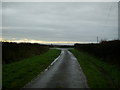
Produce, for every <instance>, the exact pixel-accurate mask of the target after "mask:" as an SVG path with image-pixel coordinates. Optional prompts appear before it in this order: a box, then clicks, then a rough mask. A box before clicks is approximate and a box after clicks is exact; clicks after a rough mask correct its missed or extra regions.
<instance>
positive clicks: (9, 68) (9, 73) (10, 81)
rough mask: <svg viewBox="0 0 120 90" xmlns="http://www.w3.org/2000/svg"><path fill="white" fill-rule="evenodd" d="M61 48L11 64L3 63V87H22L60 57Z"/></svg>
mask: <svg viewBox="0 0 120 90" xmlns="http://www.w3.org/2000/svg"><path fill="white" fill-rule="evenodd" d="M59 54H60V50H55V49H51V50H49V51H48V52H47V53H44V54H41V55H37V56H33V57H31V58H28V59H24V60H21V61H18V62H14V63H11V64H5V65H3V77H2V78H3V83H2V84H3V88H20V87H23V86H24V85H25V84H26V83H28V82H29V81H31V79H33V78H34V77H36V76H37V75H38V74H40V72H42V71H43V70H44V69H45V68H47V67H48V66H49V65H50V63H51V62H52V61H53V60H54V59H55V58H56V57H58V55H59Z"/></svg>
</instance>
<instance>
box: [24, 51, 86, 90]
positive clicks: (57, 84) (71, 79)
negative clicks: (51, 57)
mask: <svg viewBox="0 0 120 90" xmlns="http://www.w3.org/2000/svg"><path fill="white" fill-rule="evenodd" d="M24 88H88V85H87V80H86V77H85V75H84V73H83V72H82V69H81V67H80V65H79V63H78V61H77V59H76V58H75V57H74V55H73V54H72V53H71V52H69V51H68V50H67V49H62V51H61V54H60V56H59V58H58V59H57V60H56V62H55V63H54V64H53V65H52V66H51V67H50V68H49V70H47V71H45V72H43V73H42V74H41V75H39V76H38V77H37V78H36V79H34V80H33V81H32V82H30V83H28V84H27V85H26V86H25V87H24Z"/></svg>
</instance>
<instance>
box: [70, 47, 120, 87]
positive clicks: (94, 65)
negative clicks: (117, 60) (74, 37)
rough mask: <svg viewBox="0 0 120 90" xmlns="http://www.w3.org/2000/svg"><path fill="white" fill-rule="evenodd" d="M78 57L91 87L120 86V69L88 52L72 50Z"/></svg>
mask: <svg viewBox="0 0 120 90" xmlns="http://www.w3.org/2000/svg"><path fill="white" fill-rule="evenodd" d="M70 51H71V52H72V53H73V54H74V55H75V57H76V58H77V59H78V62H79V63H80V65H81V67H82V69H83V72H84V73H85V75H86V78H87V80H88V85H89V87H90V88H119V86H120V77H119V76H120V69H119V68H118V67H117V66H115V65H110V64H108V63H106V62H103V61H102V60H100V59H98V58H95V57H93V56H91V55H89V54H88V53H84V52H80V51H77V50H75V49H72V50H70Z"/></svg>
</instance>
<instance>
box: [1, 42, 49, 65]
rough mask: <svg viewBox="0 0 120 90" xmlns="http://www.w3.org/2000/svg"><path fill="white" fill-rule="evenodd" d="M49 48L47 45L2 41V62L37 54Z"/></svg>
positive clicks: (5, 62)
mask: <svg viewBox="0 0 120 90" xmlns="http://www.w3.org/2000/svg"><path fill="white" fill-rule="evenodd" d="M48 49H49V47H48V46H47V45H40V44H36V43H34V44H31V43H19V44H18V43H13V42H2V60H3V64H8V63H12V62H15V61H19V60H22V59H24V58H28V57H31V56H34V55H39V54H41V53H44V52H46V51H47V50H48Z"/></svg>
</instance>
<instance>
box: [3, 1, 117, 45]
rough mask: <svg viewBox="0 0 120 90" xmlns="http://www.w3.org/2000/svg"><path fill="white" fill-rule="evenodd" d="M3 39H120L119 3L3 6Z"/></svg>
mask: <svg viewBox="0 0 120 90" xmlns="http://www.w3.org/2000/svg"><path fill="white" fill-rule="evenodd" d="M2 10H3V13H2V19H3V20H2V25H3V26H2V28H3V31H2V38H3V39H6V40H12V41H22V40H23V41H25V40H26V41H39V42H40V41H41V42H46V43H47V42H50V43H52V42H59V43H65V42H67V43H68V42H69V43H74V42H96V38H97V36H98V37H99V40H101V39H106V40H112V39H117V37H118V6H117V2H111V3H110V2H56V3H55V2H3V3H2Z"/></svg>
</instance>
